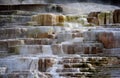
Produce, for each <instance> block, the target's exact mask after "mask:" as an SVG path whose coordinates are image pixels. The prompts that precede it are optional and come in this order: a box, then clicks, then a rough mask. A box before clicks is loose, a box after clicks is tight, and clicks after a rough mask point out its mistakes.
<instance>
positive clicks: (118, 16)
mask: <svg viewBox="0 0 120 78" xmlns="http://www.w3.org/2000/svg"><path fill="white" fill-rule="evenodd" d="M113 22H114V23H120V9H117V10H115V11H114V12H113Z"/></svg>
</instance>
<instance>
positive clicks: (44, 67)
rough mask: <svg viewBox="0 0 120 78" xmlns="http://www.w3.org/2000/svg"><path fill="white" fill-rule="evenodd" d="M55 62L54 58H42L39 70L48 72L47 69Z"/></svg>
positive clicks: (39, 62)
mask: <svg viewBox="0 0 120 78" xmlns="http://www.w3.org/2000/svg"><path fill="white" fill-rule="evenodd" d="M54 63H55V60H54V58H40V59H39V61H38V70H39V71H41V72H46V71H47V69H48V68H50V67H52V66H53V64H54Z"/></svg>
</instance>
